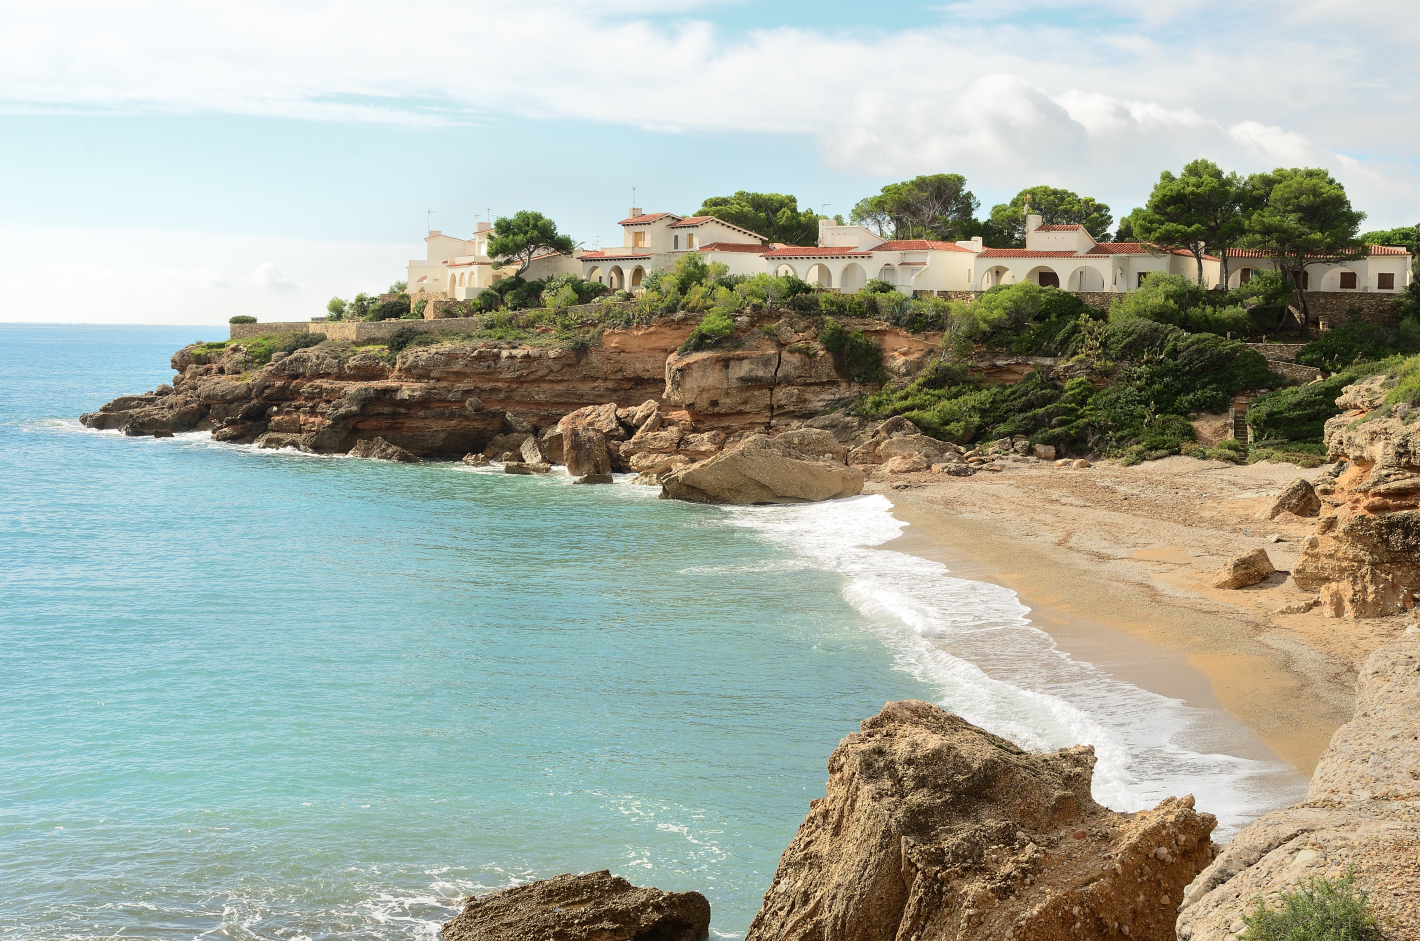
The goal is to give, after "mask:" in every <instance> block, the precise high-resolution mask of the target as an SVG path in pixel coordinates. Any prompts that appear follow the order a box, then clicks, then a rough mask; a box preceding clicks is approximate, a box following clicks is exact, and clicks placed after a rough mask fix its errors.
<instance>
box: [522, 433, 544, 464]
mask: <svg viewBox="0 0 1420 941" xmlns="http://www.w3.org/2000/svg"><path fill="white" fill-rule="evenodd" d="M518 453H519V454H520V455H522V458H523V463H525V464H541V463H543V460H542V449H541V448H539V447H538V444H537V439H536V438H534V437H533V436H532V435H531V434H529V435H528V436H527V438H526V439H525V440H524V441H523V443H522V446H521V447H519V448H518Z"/></svg>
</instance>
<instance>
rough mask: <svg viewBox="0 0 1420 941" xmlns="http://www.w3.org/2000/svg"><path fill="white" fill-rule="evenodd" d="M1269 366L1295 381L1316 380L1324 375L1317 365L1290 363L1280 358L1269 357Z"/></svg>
mask: <svg viewBox="0 0 1420 941" xmlns="http://www.w3.org/2000/svg"><path fill="white" fill-rule="evenodd" d="M1267 368H1268V369H1270V370H1272V371H1273V372H1275V373H1280V374H1282V375H1283V376H1286V377H1287V378H1288V379H1290V380H1292V381H1293V382H1300V383H1307V382H1315V381H1317V380H1318V379H1320V378H1321V377H1322V375H1323V373H1322V371H1321V370H1320V369H1317V368H1316V367H1315V366H1302V365H1299V364H1297V363H1288V362H1284V361H1283V360H1280V359H1269V360H1268V361H1267Z"/></svg>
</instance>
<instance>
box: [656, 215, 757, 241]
mask: <svg viewBox="0 0 1420 941" xmlns="http://www.w3.org/2000/svg"><path fill="white" fill-rule="evenodd" d="M707 222H718V223H720V224H721V225H722V226H724V227H725V228H727V229H734V230H735V231H736V232H743V233H744V234H745V235H752V236H754V237H755V238H757V239H759V240H760V241H761V242H767V241H769V240H768V239H766V238H765V237H764V236H762V235H760V234H759V233H758V232H751V231H750V230H749V229H744V228H741V227H740V226H737V225H735V224H734V223H733V222H726V221H725V220H724V219H721V218H720V217H719V216H691V217H690V218H689V219H681V220H679V221H678V222H672V223H671V224H670V225H669V226H667V228H671V229H693V228H695V227H696V226H701V225H704V224H705V223H707Z"/></svg>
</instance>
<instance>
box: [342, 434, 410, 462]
mask: <svg viewBox="0 0 1420 941" xmlns="http://www.w3.org/2000/svg"><path fill="white" fill-rule="evenodd" d="M350 456H351V457H365V458H372V459H374V460H376V461H400V462H401V463H404V464H418V463H419V458H418V457H416V456H415V455H413V454H410V453H409V452H408V451H406V450H404V448H401V447H399V446H398V445H393V444H390V443H389V442H388V441H386V440H385V439H384V438H367V439H366V440H364V441H357V442H355V447H353V448H351V449H350Z"/></svg>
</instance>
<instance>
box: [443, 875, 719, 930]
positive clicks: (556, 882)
mask: <svg viewBox="0 0 1420 941" xmlns="http://www.w3.org/2000/svg"><path fill="white" fill-rule="evenodd" d="M709 929H710V903H709V902H708V901H706V899H705V896H703V895H701V894H700V893H699V892H662V891H661V890H660V889H650V888H645V889H643V888H637V887H636V886H634V885H632V884H631V883H629V882H627V881H626V880H625V879H623V878H621V877H620V876H613V875H612V874H611V873H610V872H608V871H607V870H605V869H603V870H602V871H601V872H589V873H587V874H585V875H581V876H574V875H572V874H570V873H567V874H564V875H560V876H556V877H554V878H552V879H541V880H539V881H537V882H529V883H527V884H526V885H519V886H514V887H513V888H511V889H502V890H500V891H498V892H490V893H488V894H487V895H484V896H480V897H478V898H472V899H469V900H468V902H467V904H465V905H464V909H463V911H462V912H460V913H459V914H458V915H457V916H456V917H455V918H454V919H453V920H452V921H450V922H448V923H447V924H445V925H444V928H443V931H442V933H441V937H442V938H443V941H532V939H536V941H703V939H704V938H705V937H706V936H707V935H708V934H709Z"/></svg>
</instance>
